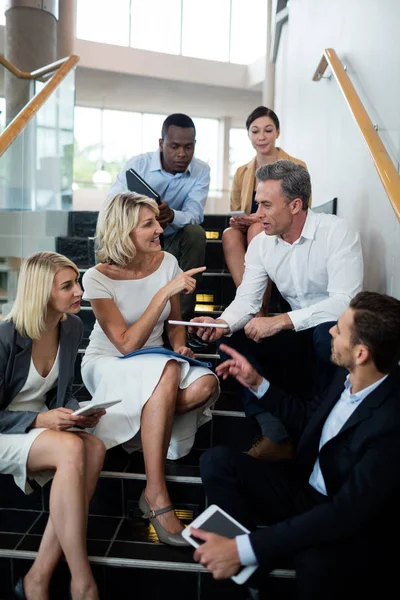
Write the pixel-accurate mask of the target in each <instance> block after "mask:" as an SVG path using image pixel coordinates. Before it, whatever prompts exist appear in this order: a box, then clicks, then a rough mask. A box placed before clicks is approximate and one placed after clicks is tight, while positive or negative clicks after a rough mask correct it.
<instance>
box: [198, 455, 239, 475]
mask: <svg viewBox="0 0 400 600" xmlns="http://www.w3.org/2000/svg"><path fill="white" fill-rule="evenodd" d="M235 453H236V451H235V450H233V449H232V448H229V447H228V446H216V447H215V448H210V449H209V450H207V451H206V452H204V454H202V456H201V457H200V475H201V478H202V480H203V482H204V483H206V482H207V481H209V480H211V479H214V478H219V477H220V476H221V475H222V473H223V472H226V470H227V469H228V468H229V465H230V463H231V460H232V456H233V454H235Z"/></svg>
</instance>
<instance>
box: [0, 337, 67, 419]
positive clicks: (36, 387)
mask: <svg viewBox="0 0 400 600" xmlns="http://www.w3.org/2000/svg"><path fill="white" fill-rule="evenodd" d="M59 354H60V346H58V349H57V356H56V359H55V361H54V364H53V366H52V369H51V371H50V373H49V374H48V375H47V376H46V377H42V376H41V375H39V373H38V372H37V370H36V368H35V365H34V363H33V360H32V358H31V364H30V367H29V373H28V377H27V380H26V381H25V384H24V386H23V388H22V389H21V391H20V392H19V394H17V396H15V398H14V399H13V400H12V402H11V403H10V404H9V405H8V407H7V410H28V411H33V412H44V411H46V410H48V409H47V406H46V405H45V400H46V394H47V392H48V391H49V390H51V389H53V388H54V387H56V385H57V380H58V372H59Z"/></svg>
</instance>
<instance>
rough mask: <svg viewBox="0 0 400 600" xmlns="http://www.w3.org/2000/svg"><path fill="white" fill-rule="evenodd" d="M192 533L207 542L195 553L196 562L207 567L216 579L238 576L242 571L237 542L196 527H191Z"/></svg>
mask: <svg viewBox="0 0 400 600" xmlns="http://www.w3.org/2000/svg"><path fill="white" fill-rule="evenodd" d="M189 527H190V526H189ZM190 531H191V533H192V535H194V536H195V537H197V538H199V539H200V540H204V542H205V543H204V544H202V545H201V546H200V547H199V548H197V550H196V551H195V553H194V560H195V561H196V562H199V563H200V564H201V565H203V566H204V567H206V569H208V571H210V573H212V576H213V577H214V579H227V578H228V577H232V575H236V573H237V572H238V571H239V569H240V560H239V552H238V549H237V545H236V540H234V539H233V540H231V539H229V538H226V537H223V536H222V535H217V534H216V533H209V532H208V531H203V530H202V529H195V528H194V527H190Z"/></svg>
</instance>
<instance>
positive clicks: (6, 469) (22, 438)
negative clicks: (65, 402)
mask: <svg viewBox="0 0 400 600" xmlns="http://www.w3.org/2000/svg"><path fill="white" fill-rule="evenodd" d="M59 353H60V347H58V351H57V356H56V359H55V361H54V364H53V367H52V369H51V371H50V373H49V374H48V375H47V377H42V376H41V375H39V373H38V372H37V371H36V368H35V365H34V364H33V360H32V359H31V364H30V367H29V373H28V377H27V380H26V381H25V384H24V386H23V388H22V389H21V391H20V392H19V394H18V395H17V396H16V397H15V398H14V399H13V400H12V402H11V403H10V404H9V405H8V407H7V409H6V410H11V411H18V410H22V411H33V412H38V413H40V412H45V411H47V410H48V408H47V406H46V404H45V400H46V394H47V392H48V391H49V390H51V389H53V388H55V387H56V385H57V380H58V370H59ZM43 431H47V430H46V429H44V428H37V429H36V428H35V429H30V430H29V431H28V432H27V433H11V434H8V433H0V473H4V474H11V475H13V477H14V481H15V483H16V484H17V486H18V487H20V488H21V490H22V491H23V492H25V494H30V493H31V492H32V491H33V489H32V487H31V486H30V485H29V482H28V480H27V479H28V478H29V479H34V480H35V481H37V482H38V483H39V484H40V485H42V486H43V485H44V484H45V483H47V481H49V480H50V479H51V477H52V476H53V471H41V472H38V473H27V465H26V463H27V460H28V455H29V451H30V449H31V446H32V444H33V442H34V441H35V440H36V438H37V437H38V436H39V435H40V434H41V433H43Z"/></svg>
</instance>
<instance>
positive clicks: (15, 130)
mask: <svg viewBox="0 0 400 600" xmlns="http://www.w3.org/2000/svg"><path fill="white" fill-rule="evenodd" d="M5 62H6V63H8V64H5ZM78 62H79V56H76V55H75V54H73V55H72V56H69V57H68V58H63V59H61V60H59V61H57V62H55V63H52V64H51V65H46V66H45V67H42V68H41V69H37V70H36V71H32V73H24V72H23V71H19V69H17V68H16V67H15V66H14V65H12V64H11V63H10V62H9V61H7V59H5V58H4V57H0V64H2V65H4V66H5V67H6V68H7V69H8V70H9V71H11V72H12V73H14V75H16V77H19V78H20V79H40V78H41V77H43V75H46V74H48V73H51V72H52V71H55V72H54V73H53V75H52V77H51V78H50V79H49V80H48V81H47V83H46V84H45V85H44V86H43V88H42V89H41V90H40V91H39V92H38V93H37V94H36V95H35V96H34V97H33V98H32V99H31V100H30V101H29V102H28V103H27V104H26V105H25V106H24V108H23V109H22V110H21V111H20V112H19V113H18V114H17V116H16V117H15V118H14V119H13V120H12V121H11V123H9V124H8V125H7V127H6V128H5V130H4V131H3V133H2V134H1V135H0V156H2V155H3V154H4V152H5V151H6V150H7V148H9V146H11V144H12V143H13V141H14V140H15V138H16V137H17V136H18V135H19V134H20V133H21V131H22V130H23V129H24V128H25V127H26V125H27V124H28V123H29V121H30V120H31V119H32V118H33V117H34V116H35V114H36V113H37V112H38V110H39V109H40V108H41V107H42V106H43V104H44V103H45V102H46V101H47V99H48V98H49V97H50V96H51V94H52V93H53V92H54V91H55V90H56V89H57V88H58V86H59V85H60V84H61V83H62V81H64V79H65V78H66V77H67V75H68V74H69V73H70V72H71V71H72V69H73V68H74V67H75V66H76V64H77V63H78ZM10 65H11V68H10ZM55 69H56V70H55ZM15 71H16V72H17V73H16V72H15ZM18 73H19V75H18Z"/></svg>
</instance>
